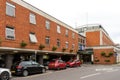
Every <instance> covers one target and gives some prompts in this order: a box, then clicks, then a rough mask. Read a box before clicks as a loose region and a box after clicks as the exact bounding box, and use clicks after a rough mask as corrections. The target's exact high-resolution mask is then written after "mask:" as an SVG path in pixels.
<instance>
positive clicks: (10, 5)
mask: <svg viewBox="0 0 120 80" xmlns="http://www.w3.org/2000/svg"><path fill="white" fill-rule="evenodd" d="M7 6H9V7H12V8H14V10H13V14H10V13H9V11H8V10H10V9H8V7H7ZM6 15H8V16H13V17H15V6H14V5H13V4H11V3H8V2H6Z"/></svg>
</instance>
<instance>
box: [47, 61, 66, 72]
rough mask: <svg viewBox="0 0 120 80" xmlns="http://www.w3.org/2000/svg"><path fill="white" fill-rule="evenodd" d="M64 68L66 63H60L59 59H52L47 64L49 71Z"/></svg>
mask: <svg viewBox="0 0 120 80" xmlns="http://www.w3.org/2000/svg"><path fill="white" fill-rule="evenodd" d="M66 66H67V65H66V63H65V62H64V61H62V60H61V59H53V60H52V61H50V63H49V64H48V68H49V69H57V70H59V69H66Z"/></svg>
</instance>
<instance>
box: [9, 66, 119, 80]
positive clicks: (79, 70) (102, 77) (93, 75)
mask: <svg viewBox="0 0 120 80" xmlns="http://www.w3.org/2000/svg"><path fill="white" fill-rule="evenodd" d="M11 80H120V65H82V67H76V68H68V69H65V70H59V71H53V70H50V71H47V72H46V73H44V74H35V75H30V76H28V77H13V78H12V79H11Z"/></svg>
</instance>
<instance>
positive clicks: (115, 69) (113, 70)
mask: <svg viewBox="0 0 120 80" xmlns="http://www.w3.org/2000/svg"><path fill="white" fill-rule="evenodd" d="M118 70H119V69H115V70H111V71H107V72H115V71H118Z"/></svg>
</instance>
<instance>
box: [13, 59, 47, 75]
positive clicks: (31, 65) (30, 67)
mask: <svg viewBox="0 0 120 80" xmlns="http://www.w3.org/2000/svg"><path fill="white" fill-rule="evenodd" d="M11 72H12V73H13V74H15V75H22V76H28V75H29V74H33V73H44V72H46V68H45V67H44V66H43V65H41V64H39V63H37V62H35V61H22V62H16V63H15V64H13V66H12V67H11Z"/></svg>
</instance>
